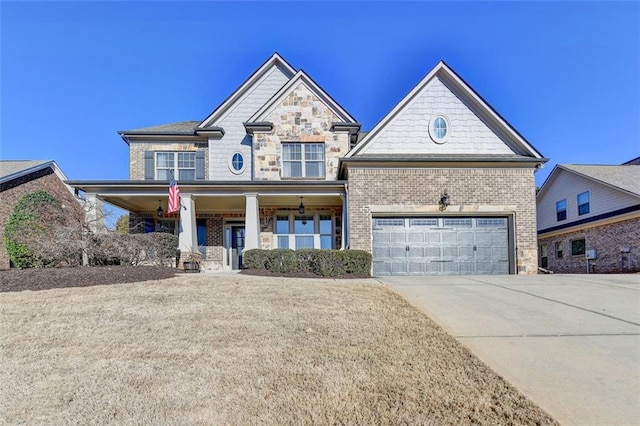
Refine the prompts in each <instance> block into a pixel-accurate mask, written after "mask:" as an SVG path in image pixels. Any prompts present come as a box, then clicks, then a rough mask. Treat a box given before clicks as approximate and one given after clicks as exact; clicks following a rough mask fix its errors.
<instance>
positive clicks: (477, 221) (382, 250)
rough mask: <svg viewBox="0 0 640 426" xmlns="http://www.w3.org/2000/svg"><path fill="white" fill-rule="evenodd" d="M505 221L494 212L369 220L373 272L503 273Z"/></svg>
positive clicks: (506, 251)
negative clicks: (496, 216) (371, 233)
mask: <svg viewBox="0 0 640 426" xmlns="http://www.w3.org/2000/svg"><path fill="white" fill-rule="evenodd" d="M507 224H508V221H507V219H506V218H495V217H486V218H482V217H439V218H408V217H406V218H384V219H374V226H375V228H374V229H373V250H372V253H373V257H374V265H373V270H374V274H377V275H425V274H426V275H458V274H463V275H464V274H466V275H468V274H508V273H509V270H510V266H509V257H510V254H509V230H508V227H507ZM380 261H382V262H380Z"/></svg>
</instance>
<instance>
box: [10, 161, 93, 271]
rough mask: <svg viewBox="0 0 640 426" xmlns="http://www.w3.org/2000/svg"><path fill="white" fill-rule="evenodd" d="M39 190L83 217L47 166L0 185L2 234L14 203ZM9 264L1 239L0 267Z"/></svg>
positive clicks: (78, 207)
mask: <svg viewBox="0 0 640 426" xmlns="http://www.w3.org/2000/svg"><path fill="white" fill-rule="evenodd" d="M39 190H44V191H47V192H49V193H51V194H52V195H54V196H55V197H56V198H57V199H58V200H60V202H61V203H62V206H63V208H65V209H71V210H72V214H74V215H78V217H80V218H81V217H84V210H83V209H82V206H81V205H80V203H79V202H78V200H76V199H75V198H74V197H73V195H72V194H71V192H69V190H68V189H67V187H66V186H65V185H64V183H62V181H61V180H60V178H59V177H58V176H57V175H56V174H55V172H54V171H53V169H52V168H51V167H48V168H45V169H43V170H39V171H36V172H34V173H30V174H28V175H26V176H22V177H20V178H18V179H14V180H11V181H9V182H5V183H3V184H2V185H1V186H0V198H2V203H0V231H1V232H2V234H4V228H5V226H6V225H7V220H8V219H9V215H10V214H11V212H12V211H13V208H14V207H15V205H16V203H17V202H18V201H19V200H20V199H21V198H22V197H24V196H25V195H27V194H29V193H31V192H35V191H39ZM9 266H10V262H9V254H8V253H7V249H6V248H5V246H4V239H3V243H2V249H1V250H0V269H7V268H9Z"/></svg>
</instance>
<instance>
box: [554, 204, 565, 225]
mask: <svg viewBox="0 0 640 426" xmlns="http://www.w3.org/2000/svg"><path fill="white" fill-rule="evenodd" d="M566 218H567V200H560V201H557V202H556V219H557V220H558V222H560V221H561V220H565V219H566Z"/></svg>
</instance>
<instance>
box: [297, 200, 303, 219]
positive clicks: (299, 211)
mask: <svg viewBox="0 0 640 426" xmlns="http://www.w3.org/2000/svg"><path fill="white" fill-rule="evenodd" d="M298 213H300V214H301V215H303V216H304V204H302V197H300V205H299V206H298Z"/></svg>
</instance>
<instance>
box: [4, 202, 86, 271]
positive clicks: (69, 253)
mask: <svg viewBox="0 0 640 426" xmlns="http://www.w3.org/2000/svg"><path fill="white" fill-rule="evenodd" d="M3 239H4V244H5V247H6V248H7V252H8V254H9V258H10V259H11V262H12V263H13V264H14V265H15V266H16V267H18V268H29V267H42V266H56V265H58V264H59V263H61V262H63V261H65V260H67V263H73V262H77V260H78V257H79V256H78V255H79V253H80V252H79V251H78V250H77V249H75V251H74V247H76V246H78V247H79V244H75V243H76V242H77V241H79V240H80V239H81V235H80V230H79V229H78V228H74V227H73V226H68V223H67V214H66V212H65V211H64V208H63V207H62V204H61V203H60V201H59V200H58V199H57V198H56V197H54V196H53V195H51V194H50V193H48V192H47V191H43V190H40V191H35V192H32V193H29V194H27V195H25V196H24V197H22V198H21V199H20V200H19V201H18V202H17V203H16V205H15V206H14V208H13V211H12V212H11V215H9V219H8V220H7V225H6V226H5V229H4V235H3Z"/></svg>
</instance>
